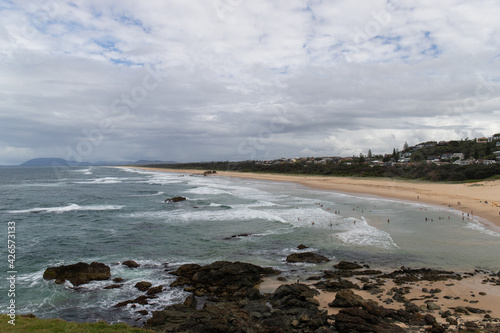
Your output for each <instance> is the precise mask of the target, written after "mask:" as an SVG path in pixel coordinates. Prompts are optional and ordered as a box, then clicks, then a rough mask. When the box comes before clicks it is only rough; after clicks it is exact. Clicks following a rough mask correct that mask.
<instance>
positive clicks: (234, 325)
mask: <svg viewBox="0 0 500 333" xmlns="http://www.w3.org/2000/svg"><path fill="white" fill-rule="evenodd" d="M316 294H317V291H315V290H313V289H311V288H309V287H308V286H306V285H302V284H293V285H284V286H281V287H279V288H278V289H277V290H276V291H275V292H274V293H273V294H271V295H268V296H265V295H259V296H258V297H256V298H255V299H249V298H242V299H240V300H239V301H230V302H218V303H206V304H205V306H204V307H203V309H200V310H196V309H195V306H193V305H191V304H192V301H191V300H188V299H186V301H185V302H184V304H176V305H172V306H169V307H167V308H165V309H164V310H163V311H155V312H153V317H152V318H151V319H149V320H148V321H147V324H146V328H151V329H153V330H156V331H163V332H255V333H271V332H273V333H274V332H308V331H315V330H317V329H319V328H321V327H324V328H325V329H326V327H327V326H328V322H327V313H326V311H319V310H318V302H317V301H316V300H315V299H314V298H313V297H314V296H315V295H316Z"/></svg>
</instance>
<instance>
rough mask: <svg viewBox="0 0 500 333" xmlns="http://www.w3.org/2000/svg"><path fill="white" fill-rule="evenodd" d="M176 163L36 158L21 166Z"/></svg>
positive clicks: (166, 162)
mask: <svg viewBox="0 0 500 333" xmlns="http://www.w3.org/2000/svg"><path fill="white" fill-rule="evenodd" d="M177 163H178V162H175V161H159V160H154V161H149V160H139V161H135V162H134V161H100V162H95V163H92V162H76V161H67V160H65V159H62V158H34V159H31V160H29V161H26V162H24V163H22V164H20V165H19V166H30V167H42V166H93V165H94V166H98V165H145V164H177Z"/></svg>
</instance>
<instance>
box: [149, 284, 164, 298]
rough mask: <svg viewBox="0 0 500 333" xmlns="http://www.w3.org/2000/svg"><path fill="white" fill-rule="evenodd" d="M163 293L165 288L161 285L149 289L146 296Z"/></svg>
mask: <svg viewBox="0 0 500 333" xmlns="http://www.w3.org/2000/svg"><path fill="white" fill-rule="evenodd" d="M162 291H163V286H162V285H159V286H156V287H151V288H149V289H148V291H147V292H146V295H149V296H151V295H156V294H158V293H161V292H162Z"/></svg>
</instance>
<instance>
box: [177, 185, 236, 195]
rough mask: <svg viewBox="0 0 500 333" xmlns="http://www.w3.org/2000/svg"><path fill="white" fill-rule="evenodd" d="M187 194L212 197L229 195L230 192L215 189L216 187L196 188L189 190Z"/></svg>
mask: <svg viewBox="0 0 500 333" xmlns="http://www.w3.org/2000/svg"><path fill="white" fill-rule="evenodd" d="M186 193H192V194H210V195H217V194H229V192H227V191H224V190H221V189H218V188H215V187H196V188H192V189H189V190H187V191H186Z"/></svg>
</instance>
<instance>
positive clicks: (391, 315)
mask: <svg viewBox="0 0 500 333" xmlns="http://www.w3.org/2000/svg"><path fill="white" fill-rule="evenodd" d="M395 318H398V314H397V312H396V311H395V310H390V309H385V308H382V307H379V306H377V305H375V304H373V303H371V302H366V303H364V304H363V308H358V307H353V308H347V309H342V310H340V311H339V313H338V314H337V315H335V328H336V329H337V331H338V332H353V333H354V332H376V333H403V332H406V330H405V329H403V328H401V327H399V326H397V325H395V324H394V323H393V322H394V319H395ZM398 319H399V318H398Z"/></svg>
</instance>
